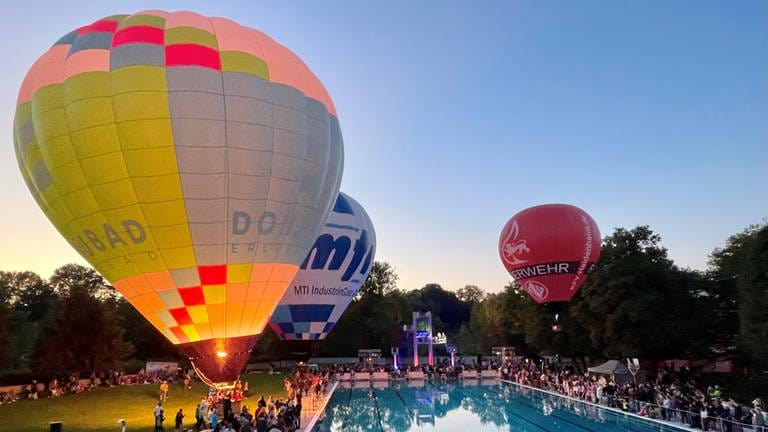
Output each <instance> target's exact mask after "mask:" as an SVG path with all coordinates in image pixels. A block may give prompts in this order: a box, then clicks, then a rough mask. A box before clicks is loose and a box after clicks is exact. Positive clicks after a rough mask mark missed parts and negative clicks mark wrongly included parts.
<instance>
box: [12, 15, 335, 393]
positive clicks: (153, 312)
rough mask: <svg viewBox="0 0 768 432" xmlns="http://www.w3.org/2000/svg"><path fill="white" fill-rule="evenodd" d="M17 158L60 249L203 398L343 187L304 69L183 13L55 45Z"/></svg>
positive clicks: (21, 115) (26, 102)
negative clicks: (154, 333) (127, 310)
mask: <svg viewBox="0 0 768 432" xmlns="http://www.w3.org/2000/svg"><path fill="white" fill-rule="evenodd" d="M14 142H15V149H16V156H17V159H18V163H19V166H20V168H21V172H22V174H23V176H24V179H25V181H26V183H27V186H28V187H29V189H30V191H31V192H32V195H33V196H34V198H35V200H36V201H37V203H38V204H39V205H40V207H41V208H42V209H43V211H44V212H45V214H46V215H47V216H48V218H49V219H50V220H51V222H52V223H53V224H54V225H55V226H56V228H57V229H58V230H59V232H60V233H61V234H62V235H63V236H64V237H65V238H66V239H67V241H68V242H69V243H70V244H71V245H72V246H73V247H74V248H75V249H77V250H78V252H79V253H80V254H81V255H82V256H83V257H85V259H86V260H88V262H89V263H91V265H93V267H94V268H96V269H97V270H98V271H99V272H101V274H102V275H104V276H105V277H106V278H107V279H108V280H109V281H110V282H111V283H112V284H113V285H114V286H115V288H117V289H118V290H119V291H120V292H121V293H122V294H123V296H125V298H126V299H128V301H130V302H131V304H133V305H134V307H136V309H138V311H139V312H140V313H141V314H142V315H144V317H145V318H146V319H147V320H149V321H150V322H151V323H152V324H153V325H154V326H155V327H156V328H157V329H158V330H160V331H161V332H162V333H163V334H164V335H165V336H166V337H167V338H168V339H169V340H170V341H171V342H173V343H174V344H178V345H179V346H180V347H181V348H182V349H183V350H184V351H185V352H186V353H187V354H188V355H189V356H190V357H191V358H192V360H193V364H194V365H195V366H196V367H198V368H199V369H200V372H201V373H202V374H203V375H204V376H205V377H207V379H208V380H209V381H212V382H221V381H229V380H232V379H234V378H235V377H236V376H237V375H238V374H239V373H240V372H241V371H242V368H243V367H244V365H245V363H246V361H247V357H248V352H249V351H250V349H251V347H252V345H253V343H254V342H255V336H254V335H257V334H259V333H261V331H262V330H263V329H264V327H265V325H266V324H267V321H268V319H269V316H270V315H271V314H272V311H273V310H274V308H275V306H276V305H277V302H278V301H279V299H280V298H281V297H282V295H283V293H284V292H285V289H286V288H287V286H288V284H289V283H290V281H291V280H293V277H294V276H295V274H296V271H297V270H298V267H299V264H301V262H302V260H303V259H304V257H305V256H306V254H307V251H308V250H309V247H310V246H311V245H312V242H313V241H314V239H315V238H316V236H317V234H318V232H320V229H321V227H322V223H323V221H324V220H325V218H326V216H327V215H328V212H329V211H330V208H331V206H332V204H333V199H334V198H335V197H336V195H337V193H338V189H339V184H340V181H341V173H342V159H343V157H342V153H343V148H342V147H343V145H342V139H341V133H340V129H339V124H338V120H337V117H336V111H335V109H334V106H333V104H332V102H331V99H330V97H329V96H328V94H327V92H326V91H325V89H324V87H323V85H322V84H321V83H320V81H319V80H318V79H317V78H316V77H315V76H314V75H313V74H312V72H311V71H310V70H309V69H308V68H307V66H306V65H305V64H304V63H303V62H302V61H301V60H300V59H299V58H298V57H297V56H296V55H295V54H294V53H292V52H291V51H290V50H288V49H287V48H285V47H284V46H282V45H280V44H278V43H277V42H275V41H274V40H272V39H271V38H270V37H268V36H267V35H265V34H263V33H261V32H259V31H258V30H254V29H251V28H247V27H242V26H240V25H239V24H236V23H235V22H233V21H230V20H227V19H224V18H208V17H204V16H201V15H198V14H195V13H192V12H174V13H167V12H162V11H144V12H139V13H136V14H133V15H115V16H111V17H107V18H104V19H102V20H99V21H96V22H94V23H92V24H90V25H87V26H84V27H80V28H78V29H76V30H74V31H72V32H70V33H68V34H66V35H64V36H63V37H62V38H61V39H59V40H58V41H57V42H56V43H55V44H54V45H53V46H52V47H51V48H50V49H49V50H48V51H47V52H46V53H45V54H43V55H42V57H40V59H38V60H37V61H36V62H35V64H34V65H33V66H32V67H31V69H30V71H29V72H28V74H27V76H26V78H25V79H24V82H23V84H22V86H21V90H20V92H19V98H18V105H17V108H16V116H15V120H14Z"/></svg>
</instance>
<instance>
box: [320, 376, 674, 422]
mask: <svg viewBox="0 0 768 432" xmlns="http://www.w3.org/2000/svg"><path fill="white" fill-rule="evenodd" d="M680 430H681V429H680V428H678V427H675V426H672V425H665V424H661V423H658V422H652V421H648V420H645V419H642V418H638V417H636V416H632V415H628V414H625V413H622V412H617V411H615V410H609V409H605V408H601V407H598V406H595V405H592V404H588V403H585V402H580V401H575V400H570V399H567V398H563V397H561V396H558V395H555V394H550V393H545V392H541V391H538V390H534V389H529V388H525V387H520V386H517V385H516V384H512V383H505V382H501V381H482V382H478V381H468V382H463V383H461V382H447V383H425V382H410V383H406V382H401V383H392V384H387V383H384V384H375V387H371V386H369V385H368V384H367V383H366V384H365V386H362V387H361V384H359V383H356V384H354V385H352V384H351V383H340V385H339V387H338V388H337V389H336V392H335V393H334V394H333V396H332V398H331V400H330V401H329V403H328V406H327V407H326V410H325V413H324V418H323V419H322V421H321V422H320V423H317V424H316V425H315V427H314V429H313V432H331V431H333V432H336V431H339V432H341V431H344V432H347V431H372V432H411V431H441V432H454V431H455V432H459V431H461V432H467V431H531V432H545V431H578V432H583V431H595V432H597V431H635V432H650V431H655V432H666V431H670V432H672V431H680Z"/></svg>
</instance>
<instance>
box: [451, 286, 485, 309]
mask: <svg viewBox="0 0 768 432" xmlns="http://www.w3.org/2000/svg"><path fill="white" fill-rule="evenodd" d="M456 297H458V298H459V300H461V301H463V302H464V303H470V304H474V303H478V302H481V301H482V300H483V299H484V298H485V292H484V291H483V290H481V289H480V288H478V286H477V285H465V286H464V288H459V290H458V291H456Z"/></svg>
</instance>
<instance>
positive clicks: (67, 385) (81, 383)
mask: <svg viewBox="0 0 768 432" xmlns="http://www.w3.org/2000/svg"><path fill="white" fill-rule="evenodd" d="M139 380H141V382H144V383H152V382H158V381H159V380H160V378H158V377H150V376H148V375H146V374H145V373H144V372H143V370H142V371H141V372H139V373H138V374H136V375H126V374H125V373H124V372H123V371H120V370H111V371H108V372H103V373H100V374H97V373H96V372H92V373H91V375H90V376H89V377H88V378H81V377H80V376H79V375H78V374H71V375H69V376H67V377H61V378H53V379H52V380H50V381H48V383H47V384H46V383H45V382H42V381H37V380H32V381H31V382H30V383H28V384H27V385H25V386H23V387H21V389H20V390H18V391H17V390H16V389H15V388H13V387H10V388H8V389H7V390H5V391H2V392H0V404H5V403H12V402H16V401H18V400H21V399H31V400H37V399H44V398H49V397H59V396H64V395H67V394H77V393H83V392H86V391H89V390H91V389H94V388H96V387H100V386H106V387H113V386H116V385H123V384H129V383H133V382H129V381H134V382H135V381H139Z"/></svg>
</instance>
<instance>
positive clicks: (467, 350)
mask: <svg viewBox="0 0 768 432" xmlns="http://www.w3.org/2000/svg"><path fill="white" fill-rule="evenodd" d="M602 243H603V247H602V253H601V255H600V260H599V262H598V265H597V266H596V267H595V269H594V271H593V272H592V274H591V275H590V276H589V278H588V279H587V281H586V283H585V284H584V286H583V287H582V288H581V291H580V293H579V294H577V295H576V297H575V298H574V299H573V300H572V301H571V302H569V303H551V304H547V305H539V304H537V303H535V302H534V301H533V300H532V299H530V298H529V297H528V295H527V294H526V293H525V292H523V291H522V290H521V289H520V287H519V286H517V285H516V284H514V283H509V284H508V285H507V286H505V287H503V289H502V290H501V291H498V292H486V291H483V290H481V289H480V288H478V287H477V286H472V285H468V286H465V287H464V288H461V289H459V290H457V291H456V292H454V291H450V290H446V289H444V288H443V287H441V286H440V285H439V284H437V283H430V284H427V285H425V286H424V287H422V288H419V289H412V290H404V289H400V288H399V287H398V277H397V274H396V271H395V269H394V268H393V267H392V266H391V265H390V264H388V263H387V262H382V261H377V262H375V263H374V264H373V266H372V270H371V274H370V276H369V277H368V279H367V280H366V282H365V283H364V285H363V287H362V288H361V290H360V292H359V293H358V294H357V296H356V297H355V298H354V300H353V301H352V303H351V304H350V306H349V307H348V308H347V310H346V312H345V313H344V314H343V315H342V317H341V319H340V320H339V322H338V323H337V324H336V326H335V328H334V329H333V331H332V332H331V333H330V334H329V335H328V337H327V339H326V340H325V341H324V342H323V343H322V344H321V346H320V353H319V354H320V355H322V356H333V357H340V356H355V355H356V354H357V350H358V349H359V348H379V349H381V350H382V353H384V354H385V355H386V354H388V353H389V351H390V348H391V347H394V346H401V347H407V346H408V343H407V340H406V335H405V334H404V332H403V325H406V324H410V323H411V317H412V315H411V314H412V312H413V311H431V312H432V316H433V327H434V332H435V333H436V332H443V333H445V334H446V335H447V336H448V340H449V342H450V343H454V344H456V345H457V346H458V350H459V353H460V354H465V355H474V354H485V355H488V354H490V350H491V347H493V346H498V345H504V346H514V347H515V348H516V350H517V351H518V352H519V353H521V354H523V355H530V356H537V355H559V356H562V357H568V358H573V359H575V360H576V361H577V364H578V362H579V361H581V362H582V363H585V362H586V359H591V360H595V359H607V358H626V357H638V358H642V359H646V360H654V361H656V360H664V359H678V358H682V359H714V358H728V359H732V360H733V361H734V362H735V363H736V364H737V365H739V367H740V368H741V369H740V370H743V371H745V372H747V373H748V374H750V375H753V374H760V373H762V372H763V371H766V370H768V224H766V223H763V224H760V225H754V226H750V227H748V228H747V229H745V230H744V231H743V232H740V233H738V234H735V235H733V236H731V237H730V238H729V239H728V240H727V241H726V243H725V245H724V246H723V247H722V248H718V249H716V250H714V251H713V252H712V253H711V255H710V261H709V266H708V269H707V270H706V271H695V270H690V269H686V268H680V267H678V266H676V265H675V264H674V262H673V261H672V260H671V259H669V257H668V256H667V250H666V249H665V248H664V247H663V246H662V245H661V237H660V236H659V235H658V234H657V233H655V232H653V231H652V230H651V229H650V228H649V227H648V226H638V227H636V228H634V229H629V230H628V229H624V228H617V229H615V230H614V231H613V232H612V233H611V234H610V235H608V236H606V237H605V238H604V239H603V242H602ZM0 346H2V347H3V349H2V350H0V376H5V377H6V378H8V377H10V378H14V377H20V376H27V375H30V374H31V375H34V376H39V377H52V376H61V375H63V374H69V373H72V372H80V373H81V374H82V373H85V374H89V373H90V372H91V371H93V370H108V369H112V368H120V367H123V368H128V369H130V366H131V365H133V366H134V367H138V365H139V364H141V363H143V362H144V361H146V360H153V359H154V360H169V359H174V360H175V359H182V356H181V355H180V353H179V352H178V351H177V350H176V349H175V347H174V346H173V345H171V344H170V343H169V342H168V341H167V340H166V339H165V338H164V337H163V336H162V335H161V334H160V333H159V332H158V331H157V330H155V329H154V328H153V327H152V326H151V325H150V324H148V323H147V322H146V321H145V320H144V318H143V317H141V316H140V315H139V314H138V312H137V311H136V310H135V309H134V308H133V307H132V306H130V305H129V304H128V303H127V302H126V301H125V300H124V299H123V298H122V296H120V294H119V293H117V292H116V291H115V290H114V289H113V288H112V287H111V286H110V285H109V284H108V283H107V282H106V281H105V280H104V279H103V278H102V277H101V276H100V275H99V274H98V273H97V272H95V271H94V270H92V269H90V268H86V267H82V266H79V265H75V264H68V265H65V266H63V267H61V268H59V269H57V270H56V271H55V272H54V274H53V275H52V276H51V278H50V279H48V280H44V279H42V278H41V277H40V276H39V275H37V274H35V273H33V272H0ZM437 349H438V354H439V353H440V351H439V350H441V349H443V348H440V347H438V348H437ZM253 356H254V359H263V360H277V359H280V358H284V357H285V356H287V349H286V347H284V346H283V345H282V344H281V343H280V341H279V340H278V339H277V337H276V336H275V335H274V334H273V333H272V332H271V331H270V330H269V329H267V330H265V332H264V335H263V336H262V337H261V339H260V341H259V342H258V343H257V346H256V348H255V349H254V352H253ZM126 362H128V363H126Z"/></svg>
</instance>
